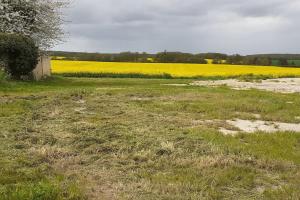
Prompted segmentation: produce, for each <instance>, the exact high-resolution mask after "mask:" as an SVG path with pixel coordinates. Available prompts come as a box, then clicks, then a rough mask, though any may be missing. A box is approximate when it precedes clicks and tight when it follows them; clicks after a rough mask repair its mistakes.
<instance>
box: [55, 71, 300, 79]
mask: <svg viewBox="0 0 300 200" xmlns="http://www.w3.org/2000/svg"><path fill="white" fill-rule="evenodd" d="M53 75H56V76H63V77H75V78H143V79H201V80H222V79H231V78H234V79H241V80H261V79H272V78H299V77H300V76H297V75H281V76H274V75H255V74H243V75H232V76H180V77H179V76H172V75H171V74H168V73H163V74H142V73H90V72H78V73H77V72H75V73H53Z"/></svg>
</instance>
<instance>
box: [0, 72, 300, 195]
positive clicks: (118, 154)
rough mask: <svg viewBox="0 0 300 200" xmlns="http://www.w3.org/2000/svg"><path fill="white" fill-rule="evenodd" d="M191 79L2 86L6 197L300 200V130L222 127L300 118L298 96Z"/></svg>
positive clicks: (0, 173)
mask: <svg viewBox="0 0 300 200" xmlns="http://www.w3.org/2000/svg"><path fill="white" fill-rule="evenodd" d="M190 82H191V80H183V79H182V80H180V79H168V80H163V79H162V80H156V79H108V78H104V79H84V78H82V79H76V78H60V77H56V78H53V79H50V80H47V81H41V82H38V83H36V82H14V81H2V82H0V127H1V131H0V138H1V140H0V143H1V145H0V155H1V156H0V177H1V178H0V182H1V184H0V194H1V195H2V196H1V197H2V199H47V198H48V199H84V198H87V199H232V198H235V199H299V198H300V193H299V191H300V188H299V186H300V182H299V180H300V173H299V172H300V143H299V141H300V134H299V133H292V132H280V133H274V134H266V133H261V132H258V133H255V134H239V135H237V136H235V137H233V136H224V135H222V134H221V133H219V131H218V127H220V126H227V125H226V123H225V120H227V119H234V118H241V119H254V116H253V114H259V115H260V116H261V119H262V120H266V121H281V122H291V123H300V121H299V116H300V110H299V109H298V108H299V106H300V98H299V94H277V93H271V92H263V91H257V90H251V91H234V90H230V89H229V88H227V87H220V88H206V87H192V86H186V87H175V86H168V85H165V84H170V83H173V84H183V83H190ZM288 102H292V103H288ZM215 119H217V120H218V122H211V123H208V124H206V123H202V122H203V121H204V120H215ZM4 195H6V196H4ZM16 195H21V196H16Z"/></svg>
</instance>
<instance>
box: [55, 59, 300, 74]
mask: <svg viewBox="0 0 300 200" xmlns="http://www.w3.org/2000/svg"><path fill="white" fill-rule="evenodd" d="M52 72H53V73H57V74H60V73H84V72H88V73H116V74H128V73H140V74H147V75H156V74H163V73H167V74H170V75H172V76H174V77H194V76H235V75H246V74H254V75H272V76H289V75H294V76H300V68H287V67H276V66H248V65H225V64H222V65H214V64H171V63H170V64H169V63H118V62H111V63H109V62H87V61H62V60H53V61H52Z"/></svg>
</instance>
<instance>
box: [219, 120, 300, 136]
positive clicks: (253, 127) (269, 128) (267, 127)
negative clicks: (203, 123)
mask: <svg viewBox="0 0 300 200" xmlns="http://www.w3.org/2000/svg"><path fill="white" fill-rule="evenodd" d="M226 122H227V123H228V124H230V125H231V126H234V127H236V128H238V129H239V130H240V131H242V132H246V133H254V132H258V131H262V132H267V133H274V132H278V131H291V132H300V124H293V123H282V122H269V121H262V120H256V121H250V120H242V119H236V120H227V121H226ZM219 130H220V132H222V133H223V134H225V135H235V134H237V133H238V132H240V131H232V130H227V129H224V128H220V129H219Z"/></svg>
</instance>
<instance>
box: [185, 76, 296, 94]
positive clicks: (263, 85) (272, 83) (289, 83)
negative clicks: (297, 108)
mask: <svg viewBox="0 0 300 200" xmlns="http://www.w3.org/2000/svg"><path fill="white" fill-rule="evenodd" d="M190 85H193V86H222V85H226V86H229V87H231V88H232V89H235V90H249V89H259V90H266V91H272V92H279V93H300V78H278V79H268V80H262V81H261V82H244V81H239V80H236V79H228V80H217V81H195V82H193V83H191V84H190Z"/></svg>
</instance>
